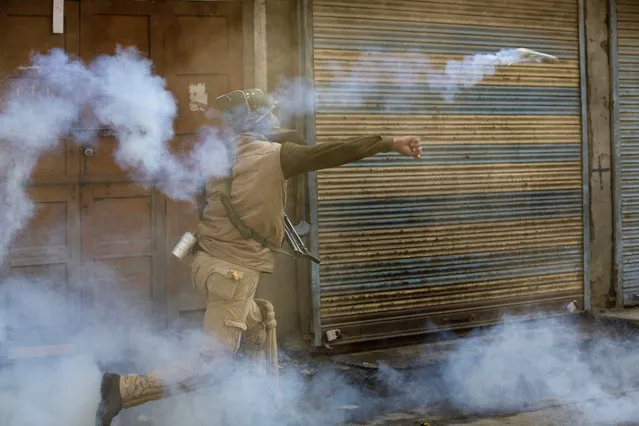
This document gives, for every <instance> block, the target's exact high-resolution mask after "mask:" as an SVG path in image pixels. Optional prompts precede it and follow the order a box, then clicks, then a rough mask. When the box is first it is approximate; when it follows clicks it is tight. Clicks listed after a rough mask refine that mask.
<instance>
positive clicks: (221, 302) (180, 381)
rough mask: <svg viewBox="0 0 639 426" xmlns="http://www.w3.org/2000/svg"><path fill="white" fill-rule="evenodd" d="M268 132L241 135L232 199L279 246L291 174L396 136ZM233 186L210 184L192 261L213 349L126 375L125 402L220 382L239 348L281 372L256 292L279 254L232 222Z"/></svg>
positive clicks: (384, 145)
mask: <svg viewBox="0 0 639 426" xmlns="http://www.w3.org/2000/svg"><path fill="white" fill-rule="evenodd" d="M265 139H266V138H265V137H263V136H261V135H259V134H254V133H243V134H241V135H240V136H238V138H237V139H236V143H237V144H236V156H235V161H234V166H233V170H232V177H233V179H232V186H231V191H230V200H231V204H232V205H233V208H234V210H235V211H236V213H237V214H238V215H239V216H240V217H241V218H242V220H243V221H244V223H245V224H246V225H248V226H249V227H250V228H251V229H253V230H254V231H255V232H257V233H258V234H260V235H261V236H263V237H265V238H266V239H267V240H268V241H269V243H270V244H271V245H273V246H276V247H280V246H281V244H282V242H283V240H284V223H283V222H284V220H283V219H284V209H285V206H286V179H288V178H290V177H293V176H296V175H298V174H302V173H306V172H308V171H312V170H319V169H325V168H330V167H336V166H339V165H342V164H346V163H349V162H352V161H356V160H358V159H361V158H365V157H368V156H371V155H374V154H376V153H380V152H388V151H390V150H391V148H392V139H390V138H384V137H381V136H378V135H371V136H363V137H356V138H351V139H348V140H346V141H341V142H334V143H322V144H319V145H312V146H306V145H299V144H295V143H290V142H285V143H283V144H280V143H274V142H270V141H267V140H265ZM227 191H228V188H227V186H226V183H225V182H223V181H212V182H209V183H208V184H207V187H206V201H207V205H206V207H205V209H204V212H203V216H202V218H201V220H200V226H199V230H198V233H199V246H200V250H199V252H198V253H197V254H196V256H195V258H194V260H193V262H192V264H191V279H192V281H193V286H194V287H195V290H196V291H197V292H199V293H200V294H202V295H205V296H206V298H207V306H206V314H205V317H204V323H203V325H202V326H203V329H204V331H205V332H206V335H208V336H210V337H211V340H210V342H208V343H209V344H208V345H207V346H208V348H207V349H205V350H203V351H202V352H201V353H199V354H195V355H194V359H192V360H189V361H181V362H179V363H175V364H172V365H169V366H165V367H163V368H162V369H159V370H157V371H155V372H153V373H151V374H146V375H135V374H134V375H128V376H122V377H121V378H120V393H121V397H122V401H121V402H122V408H129V407H133V406H136V405H140V404H142V403H144V402H147V401H152V400H156V399H160V398H163V397H166V396H169V395H171V394H173V393H174V392H176V391H186V390H193V389H197V388H199V387H203V386H206V385H207V384H211V383H214V382H215V381H216V380H219V379H220V378H221V376H223V375H224V373H225V371H226V370H227V368H226V366H225V365H223V364H224V363H225V362H226V361H228V360H229V359H230V357H231V356H232V354H234V353H235V352H237V351H238V350H239V351H241V352H242V353H244V354H246V355H247V356H249V357H251V358H252V359H254V360H257V361H264V360H265V358H268V359H269V360H270V363H271V365H270V366H271V370H272V371H273V372H274V373H275V374H276V373H277V368H278V366H277V344H276V337H275V327H276V322H275V314H274V311H273V306H272V305H271V304H270V303H269V302H267V301H265V300H256V299H255V291H256V289H257V283H258V281H259V278H260V274H262V273H272V272H273V267H274V264H275V253H274V252H273V251H272V250H270V249H268V248H266V247H264V246H262V245H261V244H260V243H258V242H257V241H254V240H252V239H246V238H243V237H242V235H241V234H240V232H239V231H238V230H237V229H236V228H235V226H233V224H232V223H231V221H230V220H229V218H228V216H227V213H226V210H225V209H224V206H223V204H222V202H221V200H220V194H223V193H227ZM264 347H266V352H267V353H264V352H265V351H264V350H263V348H264ZM276 397H277V393H276Z"/></svg>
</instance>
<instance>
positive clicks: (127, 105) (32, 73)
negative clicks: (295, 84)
mask: <svg viewBox="0 0 639 426" xmlns="http://www.w3.org/2000/svg"><path fill="white" fill-rule="evenodd" d="M22 71H23V72H21V73H20V74H19V75H18V76H16V78H15V79H13V80H12V81H11V82H10V84H9V87H8V90H7V92H6V93H5V94H4V96H3V104H2V106H1V108H0V140H1V141H2V143H3V145H2V147H3V149H2V154H3V155H2V157H1V158H0V167H2V170H3V180H2V182H1V183H0V196H1V198H0V200H1V201H0V212H1V213H0V215H2V217H1V220H2V224H3V225H4V226H3V227H2V230H0V259H2V258H4V257H5V256H6V252H7V250H8V247H9V245H10V244H11V242H12V241H13V239H14V237H15V235H16V233H17V232H19V231H20V230H21V229H22V228H23V227H24V226H25V225H26V223H28V221H29V219H30V218H31V217H32V215H33V208H34V206H33V203H32V201H31V200H30V199H29V197H28V196H27V195H26V193H25V186H26V185H27V182H28V180H29V177H30V176H31V173H32V171H33V169H34V167H35V166H36V164H37V161H38V159H39V157H40V156H41V155H42V154H43V153H46V152H48V151H50V150H52V149H53V148H55V147H56V146H57V145H58V144H59V143H60V142H61V140H62V139H63V138H70V140H71V141H73V142H75V143H77V144H79V145H83V146H85V145H88V146H91V145H95V143H96V142H97V140H98V136H99V134H100V132H101V131H103V130H104V129H106V131H107V132H109V133H110V134H111V135H113V136H114V137H115V139H116V141H117V142H118V146H117V149H116V151H115V161H116V163H117V165H118V166H119V167H121V168H122V169H123V170H125V171H128V172H130V173H131V177H132V179H134V180H136V181H137V182H138V183H140V184H141V185H144V186H149V185H154V186H155V187H156V188H158V189H159V190H161V191H163V192H164V193H166V195H168V196H169V197H171V198H173V199H176V200H189V201H190V200H192V197H193V194H194V192H195V191H196V188H197V183H198V182H199V181H200V180H206V179H209V178H213V177H222V176H226V175H227V174H228V171H229V168H230V165H231V162H232V157H233V147H232V142H231V141H232V136H231V135H230V134H228V133H227V132H226V131H224V130H223V129H219V128H216V127H203V128H202V129H201V130H200V132H199V135H198V137H197V138H196V140H195V141H193V148H192V150H191V151H190V152H188V153H187V154H185V155H182V156H177V155H174V154H173V153H171V152H170V150H169V142H170V141H171V139H172V138H173V137H174V133H173V121H174V119H175V118H176V113H177V106H176V102H175V99H174V97H173V95H172V94H171V92H169V91H168V90H167V89H166V87H165V81H164V80H163V79H162V78H161V77H159V76H157V75H154V74H153V72H152V63H151V61H149V60H148V59H146V58H144V57H142V56H141V55H140V54H139V52H137V51H136V50H135V49H133V48H128V49H122V48H119V47H118V49H117V51H116V54H115V55H113V56H109V55H103V56H100V57H98V58H96V59H95V60H94V61H93V62H91V63H90V64H88V65H87V64H84V63H83V62H81V61H79V60H74V59H71V58H70V57H68V56H67V55H66V53H64V51H62V50H56V49H54V50H52V51H50V52H49V53H48V54H46V55H42V54H34V55H33V56H32V60H31V66H29V67H25V68H24V69H23V70H22Z"/></svg>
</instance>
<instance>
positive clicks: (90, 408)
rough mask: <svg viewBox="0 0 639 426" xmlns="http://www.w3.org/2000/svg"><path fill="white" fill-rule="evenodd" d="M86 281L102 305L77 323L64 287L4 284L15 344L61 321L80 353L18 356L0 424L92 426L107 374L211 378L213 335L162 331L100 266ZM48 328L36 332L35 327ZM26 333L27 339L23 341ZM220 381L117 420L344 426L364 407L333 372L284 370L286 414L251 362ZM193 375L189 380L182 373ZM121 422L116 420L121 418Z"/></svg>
mask: <svg viewBox="0 0 639 426" xmlns="http://www.w3.org/2000/svg"><path fill="white" fill-rule="evenodd" d="M92 272H93V273H94V276H93V277H91V278H89V279H87V280H84V281H83V293H84V294H88V295H93V296H96V297H95V299H96V301H97V303H96V304H95V306H91V307H90V309H86V310H85V312H84V313H83V316H84V318H83V319H82V326H81V327H80V322H79V321H80V320H79V319H74V318H72V317H69V316H68V315H67V314H66V313H67V312H68V311H69V308H70V304H69V300H68V298H67V295H66V293H65V291H64V290H55V289H54V288H55V284H56V283H54V282H48V280H47V279H37V280H34V279H27V278H24V277H14V278H12V279H10V280H8V281H6V282H4V283H3V284H2V286H0V325H2V327H3V329H4V334H5V336H6V341H5V343H6V342H9V343H11V345H12V346H22V345H29V344H31V345H33V344H34V342H35V345H36V346H37V345H46V344H51V341H49V342H48V343H47V339H49V337H48V331H45V330H46V329H47V324H51V320H54V321H53V323H55V324H60V323H61V319H63V318H65V319H66V322H63V325H64V327H65V329H66V338H67V340H65V341H69V342H71V343H72V345H73V347H74V351H73V353H70V354H67V355H65V356H62V357H60V358H52V359H46V358H44V359H33V360H28V359H17V360H12V361H11V362H12V364H9V365H4V366H3V368H2V369H0V424H2V425H11V426H48V425H50V424H60V425H65V426H88V425H93V421H94V418H95V412H96V409H97V405H98V402H99V383H100V378H101V374H102V373H103V371H104V370H105V369H106V370H108V371H111V372H117V373H120V374H127V373H148V372H152V373H154V374H156V377H162V378H165V377H168V376H169V375H170V374H172V373H174V372H179V371H180V369H182V368H184V367H190V366H196V367H199V368H197V369H196V370H195V371H194V373H195V374H201V373H202V372H206V369H202V368H201V367H202V366H204V365H203V364H202V363H198V359H199V355H200V353H201V350H202V349H203V348H206V349H209V350H210V349H211V348H212V347H214V345H215V342H211V337H210V336H208V335H204V334H203V333H201V332H200V331H198V330H195V329H184V328H183V329H181V330H180V328H179V327H175V328H174V329H173V331H162V330H158V329H156V328H154V327H153V324H152V319H151V317H150V316H149V315H146V314H145V313H144V311H143V310H140V309H139V306H140V303H141V302H142V300H140V299H142V298H144V295H139V296H137V297H136V296H135V295H133V296H132V295H131V294H130V293H128V292H125V291H124V290H123V289H122V288H120V285H121V284H122V282H123V280H122V278H121V277H118V276H117V275H116V274H114V273H113V272H112V271H111V270H108V269H104V268H101V267H97V268H94V269H93V271H92ZM38 329H40V330H43V331H42V332H41V333H38V334H36V335H35V336H36V337H35V338H34V334H33V333H34V330H38ZM23 331H29V332H30V337H29V339H30V340H29V342H25V341H23V336H24V335H23V334H22V332H23ZM218 373H220V379H219V380H216V381H214V382H213V385H212V386H210V387H208V388H207V387H205V388H202V389H200V390H197V391H193V392H184V393H178V394H177V395H175V396H172V397H170V398H166V399H164V400H161V401H156V402H150V403H147V404H145V405H143V406H140V407H138V408H134V409H131V410H123V412H122V413H121V415H120V416H119V417H124V416H127V417H129V418H130V417H131V416H134V417H137V416H139V415H144V416H147V417H149V418H151V419H152V423H151V424H153V425H154V426H164V425H165V426H173V425H176V424H180V425H184V426H204V425H210V424H252V423H254V422H255V423H259V424H261V425H265V426H275V425H282V424H284V425H299V424H323V425H338V424H343V422H344V420H345V415H344V412H343V411H340V410H336V407H339V406H340V405H343V404H345V403H348V402H358V401H359V398H360V395H359V393H358V391H357V390H356V389H355V388H353V387H352V386H350V385H349V384H348V383H346V382H345V381H344V380H343V379H340V378H339V377H338V376H337V375H336V374H334V373H333V372H331V371H330V370H326V371H323V372H322V373H320V374H318V376H317V377H316V378H315V379H314V380H312V381H309V380H308V379H305V378H304V377H303V376H302V375H300V374H298V373H297V372H296V371H295V370H294V369H283V370H282V373H281V376H280V390H281V395H282V403H283V407H284V410H283V411H278V410H277V409H276V406H275V405H274V400H273V398H272V397H273V394H274V389H275V383H274V382H273V379H272V377H271V376H267V375H264V373H261V374H260V373H259V372H256V371H255V367H254V366H253V365H252V364H251V362H250V361H242V360H238V361H237V366H236V368H235V369H234V371H233V370H229V369H228V368H224V369H220V371H218ZM184 377H187V376H184ZM116 421H117V418H116ZM117 424H118V423H117V422H114V426H115V425H117Z"/></svg>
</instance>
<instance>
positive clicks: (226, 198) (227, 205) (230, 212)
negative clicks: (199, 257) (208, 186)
mask: <svg viewBox="0 0 639 426" xmlns="http://www.w3.org/2000/svg"><path fill="white" fill-rule="evenodd" d="M232 185H233V174H232V172H231V176H229V178H228V179H227V180H226V193H225V194H221V196H220V199H221V200H222V205H223V206H224V210H226V215H227V216H228V218H229V220H230V221H231V223H232V224H233V226H234V227H235V228H236V229H237V230H238V231H240V234H241V235H242V237H244V238H246V239H251V240H254V241H256V242H257V243H259V244H260V245H261V246H262V247H266V248H268V249H269V250H273V251H274V252H277V253H281V254H285V255H287V256H291V257H294V256H293V254H292V253H290V252H288V251H286V250H284V249H282V248H280V247H276V246H275V245H273V244H271V243H270V242H269V241H268V240H267V239H266V238H264V237H263V236H262V235H260V234H259V233H257V232H255V231H254V230H253V229H251V227H249V226H248V225H247V224H246V223H244V221H243V220H242V218H241V217H240V216H239V215H238V214H237V212H236V211H235V209H234V208H233V205H232V204H231V198H230V196H231V187H232Z"/></svg>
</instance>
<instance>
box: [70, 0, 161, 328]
mask: <svg viewBox="0 0 639 426" xmlns="http://www.w3.org/2000/svg"><path fill="white" fill-rule="evenodd" d="M162 10H163V9H162V7H161V5H158V4H155V3H151V2H130V1H120V2H105V1H91V2H86V3H82V11H81V19H82V22H83V26H82V28H83V29H82V49H81V51H82V57H83V58H84V60H86V61H90V60H92V59H93V58H95V57H96V56H98V55H100V54H113V53H115V50H116V47H117V46H118V45H120V46H122V47H135V48H136V49H137V50H139V51H140V52H141V53H142V54H143V55H145V56H147V57H149V58H150V59H151V60H153V62H154V63H153V68H154V69H153V71H154V72H155V73H159V74H161V73H162V69H161V63H162V49H161V48H159V47H158V46H162V43H163V37H164V35H163V32H162V25H161V22H162ZM116 148H117V141H116V140H115V138H113V137H110V136H102V137H99V138H98V141H97V144H96V146H95V147H94V151H93V155H92V156H86V155H85V156H84V157H83V160H82V161H81V173H82V179H83V182H84V186H83V189H82V203H83V210H82V225H83V226H82V232H83V235H82V237H83V238H82V244H83V245H82V250H83V262H84V265H83V277H87V278H88V279H89V280H94V281H97V288H95V289H94V291H92V293H91V294H90V295H87V296H86V298H84V299H83V303H84V307H85V309H87V310H88V309H93V310H99V309H101V307H100V300H102V299H104V298H105V297H113V296H114V294H115V295H117V296H118V297H119V299H120V300H123V301H126V302H127V303H129V304H131V305H132V310H131V318H135V317H137V316H138V315H142V316H144V317H145V319H149V320H152V321H153V322H154V324H156V325H158V326H164V325H165V324H166V289H165V285H164V283H165V277H164V273H165V267H164V261H165V257H164V240H165V230H164V209H165V207H164V197H163V196H162V195H161V194H159V193H158V192H157V191H155V190H153V189H145V188H143V187H141V186H140V185H137V184H135V183H133V182H131V178H130V175H129V173H130V171H129V170H122V169H121V168H120V167H119V166H118V165H117V164H116V162H115V158H114V152H115V150H116ZM96 271H97V272H96ZM96 274H97V275H98V277H95V275H96ZM105 276H106V277H108V279H107V280H106V282H105V280H104V279H103V278H104V277H105ZM101 286H103V287H105V290H104V291H103V290H102V289H101V288H100V287H101ZM113 287H115V288H113ZM109 289H113V290H114V291H115V293H114V294H111V295H108V294H106V293H105V291H107V290H109Z"/></svg>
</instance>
